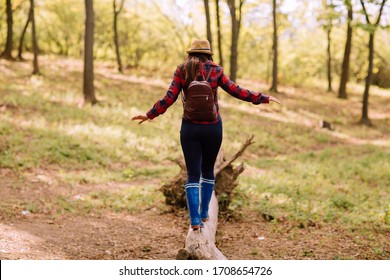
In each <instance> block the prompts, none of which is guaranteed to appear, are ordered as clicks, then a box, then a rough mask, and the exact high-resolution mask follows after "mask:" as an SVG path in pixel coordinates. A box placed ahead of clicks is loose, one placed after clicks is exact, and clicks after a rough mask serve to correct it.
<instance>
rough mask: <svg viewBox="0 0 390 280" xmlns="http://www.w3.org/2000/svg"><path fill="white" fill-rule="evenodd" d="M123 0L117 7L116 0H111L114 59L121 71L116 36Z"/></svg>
mask: <svg viewBox="0 0 390 280" xmlns="http://www.w3.org/2000/svg"><path fill="white" fill-rule="evenodd" d="M124 2H125V0H121V2H120V4H119V7H117V4H116V0H113V8H114V44H115V53H116V61H117V63H118V71H119V72H121V73H123V66H122V60H121V55H120V52H119V38H118V16H119V14H120V12H121V11H122V9H123V4H124Z"/></svg>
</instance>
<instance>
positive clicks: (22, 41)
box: [18, 5, 33, 60]
mask: <svg viewBox="0 0 390 280" xmlns="http://www.w3.org/2000/svg"><path fill="white" fill-rule="evenodd" d="M32 14H33V9H32V6H31V5H30V11H29V13H28V18H27V21H26V24H25V25H24V28H23V31H22V35H21V36H20V40H19V48H18V59H19V60H23V57H22V53H23V43H24V36H25V35H26V31H27V28H28V25H29V23H30V21H31V18H32Z"/></svg>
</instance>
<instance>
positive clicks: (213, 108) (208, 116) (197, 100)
mask: <svg viewBox="0 0 390 280" xmlns="http://www.w3.org/2000/svg"><path fill="white" fill-rule="evenodd" d="M210 74H211V69H210V72H209V74H208V75H207V78H206V79H205V78H204V76H203V75H202V76H203V81H197V80H195V81H192V82H191V83H190V84H189V85H188V88H187V94H186V98H185V99H184V97H183V95H182V101H183V108H184V114H183V118H184V119H185V120H187V121H198V122H202V121H206V122H213V121H216V120H217V117H218V112H217V105H216V102H215V98H214V93H213V89H212V88H211V85H210V84H209V83H208V82H207V80H208V79H209V77H210Z"/></svg>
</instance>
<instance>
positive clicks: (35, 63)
mask: <svg viewBox="0 0 390 280" xmlns="http://www.w3.org/2000/svg"><path fill="white" fill-rule="evenodd" d="M30 5H31V7H30V9H31V25H32V45H33V52H34V60H33V68H34V69H33V73H32V74H33V75H39V66H38V52H39V50H38V40H37V33H36V26H35V15H34V13H35V12H34V0H30Z"/></svg>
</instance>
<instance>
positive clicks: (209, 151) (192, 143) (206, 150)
mask: <svg viewBox="0 0 390 280" xmlns="http://www.w3.org/2000/svg"><path fill="white" fill-rule="evenodd" d="M180 143H181V147H182V149H183V154H184V159H185V162H186V166H187V176H188V177H187V183H199V180H200V176H201V175H202V177H203V178H205V179H209V180H214V179H215V178H214V164H215V159H216V158H217V155H218V151H219V148H220V147H221V143H222V121H221V120H219V121H218V122H217V123H215V124H194V123H190V122H187V121H185V120H183V121H182V124H181V130H180Z"/></svg>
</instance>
